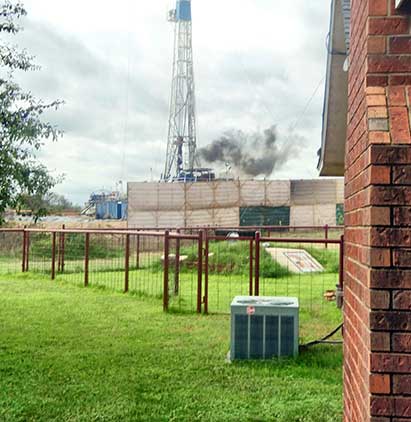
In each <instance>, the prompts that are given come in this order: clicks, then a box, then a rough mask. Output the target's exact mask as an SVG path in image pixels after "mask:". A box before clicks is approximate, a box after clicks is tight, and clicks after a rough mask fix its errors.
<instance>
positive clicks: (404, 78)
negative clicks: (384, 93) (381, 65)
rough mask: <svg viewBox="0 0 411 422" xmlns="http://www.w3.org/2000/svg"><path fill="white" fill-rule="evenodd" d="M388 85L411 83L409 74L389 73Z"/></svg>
mask: <svg viewBox="0 0 411 422" xmlns="http://www.w3.org/2000/svg"><path fill="white" fill-rule="evenodd" d="M388 85H403V86H405V85H411V75H410V74H405V75H390V76H389V77H388Z"/></svg>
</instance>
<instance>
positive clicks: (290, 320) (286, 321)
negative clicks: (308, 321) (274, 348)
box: [281, 316, 294, 356]
mask: <svg viewBox="0 0 411 422" xmlns="http://www.w3.org/2000/svg"><path fill="white" fill-rule="evenodd" d="M293 353H294V317H288V316H283V317H282V318H281V356H290V355H292V354H293Z"/></svg>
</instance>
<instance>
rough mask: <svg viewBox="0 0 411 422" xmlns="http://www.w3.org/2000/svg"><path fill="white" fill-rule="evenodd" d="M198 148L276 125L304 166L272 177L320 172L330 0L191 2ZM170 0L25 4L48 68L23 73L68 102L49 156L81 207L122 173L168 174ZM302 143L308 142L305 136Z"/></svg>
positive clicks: (134, 176) (29, 0)
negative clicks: (291, 133) (295, 145)
mask: <svg viewBox="0 0 411 422" xmlns="http://www.w3.org/2000/svg"><path fill="white" fill-rule="evenodd" d="M192 3H193V20H194V22H193V25H194V29H193V31H194V48H195V51H194V57H195V73H196V86H197V109H198V137H199V144H200V146H201V145H202V146H204V145H205V144H207V143H209V142H211V141H212V140H213V139H214V138H216V137H218V136H219V135H220V134H221V133H222V132H224V131H225V130H228V129H232V128H237V129H242V130H245V131H255V130H262V129H264V128H266V127H269V126H271V125H273V124H277V125H278V127H279V128H280V132H281V133H287V130H288V128H289V127H290V126H293V125H294V124H295V122H296V121H297V119H300V121H299V126H298V127H297V128H296V130H295V132H296V134H298V136H296V137H295V138H293V137H291V138H288V139H289V142H293V141H294V140H295V141H296V142H299V143H301V139H302V138H304V139H305V142H304V145H300V147H301V150H302V151H303V154H304V160H301V159H300V158H298V157H296V158H295V159H293V160H290V161H289V162H288V163H287V164H286V165H285V166H284V167H283V168H282V169H281V171H280V172H278V173H277V174H274V175H273V177H282V178H289V177H297V178H300V177H313V176H315V175H316V170H315V167H316V160H317V156H316V152H317V149H318V148H319V146H320V132H321V113H322V95H323V88H322V87H321V88H320V89H319V91H318V93H317V95H316V96H315V98H314V99H313V101H312V104H311V106H310V108H309V109H308V111H307V113H306V115H305V116H304V117H303V118H301V113H302V111H303V109H304V107H305V105H306V103H307V101H308V99H309V98H310V96H311V95H312V93H313V91H314V89H315V87H316V86H317V85H318V83H319V81H320V80H321V78H322V77H323V75H324V73H325V59H326V51H325V47H324V43H325V36H326V33H327V30H328V15H329V7H328V4H327V3H325V4H324V2H323V1H321V0H310V2H306V0H295V1H293V2H280V1H272V0H253V1H248V2H245V1H238V0H237V1H235V0H225V1H221V0H207V1H200V0H193V1H192ZM172 4H173V2H172V1H169V0H153V1H148V2H139V1H135V0H118V1H117V2H116V3H115V6H113V5H114V3H113V2H108V1H97V0H88V1H80V0H70V1H68V0H59V1H51V0H25V5H26V8H27V10H28V13H29V16H28V18H27V19H26V20H25V22H24V25H25V26H26V30H25V31H24V32H23V33H22V34H20V35H19V36H18V38H17V39H16V41H17V42H18V43H20V44H21V45H23V46H26V47H27V48H28V49H29V51H30V52H32V53H33V54H35V55H36V56H37V59H36V60H37V62H38V63H39V64H41V65H42V70H41V71H40V72H36V73H33V74H30V75H24V77H22V78H21V80H22V83H23V85H24V86H25V87H26V88H27V89H30V90H32V91H33V92H34V93H36V94H37V95H39V96H41V97H46V98H48V99H54V98H61V99H64V100H65V101H66V105H65V106H63V107H62V108H61V110H59V111H58V112H56V113H53V114H52V115H50V116H49V118H50V119H51V120H52V121H53V122H56V123H58V124H59V126H60V127H61V128H62V129H63V130H64V131H65V136H64V138H63V139H62V140H61V141H60V142H58V143H57V144H53V145H47V146H46V148H45V150H44V151H43V152H42V154H41V155H40V157H41V159H42V160H43V161H44V162H45V163H46V164H47V165H48V166H49V167H50V168H52V169H56V170H57V169H58V171H59V172H61V173H65V174H66V180H65V182H64V183H63V184H62V185H61V186H60V187H59V188H58V190H59V192H61V193H64V194H66V195H67V196H68V197H69V198H70V199H72V200H74V201H76V202H83V201H85V200H86V199H87V197H88V195H89V193H90V191H91V190H93V189H98V188H101V187H103V186H105V187H112V186H114V185H115V183H116V182H117V181H118V180H119V179H120V178H125V179H127V180H148V179H150V177H151V169H152V173H153V174H154V176H155V177H156V178H158V177H159V175H160V173H161V171H162V167H163V161H164V154H165V147H166V145H165V142H166V134H167V117H168V116H167V113H168V110H167V108H168V99H169V89H170V87H169V85H170V79H171V59H172V43H173V28H172V25H171V24H169V23H167V22H166V12H167V10H168V8H171V7H172ZM301 137H302V138H301Z"/></svg>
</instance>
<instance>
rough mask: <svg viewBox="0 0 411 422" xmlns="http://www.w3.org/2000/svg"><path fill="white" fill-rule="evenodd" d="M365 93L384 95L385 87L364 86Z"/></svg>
mask: <svg viewBox="0 0 411 422" xmlns="http://www.w3.org/2000/svg"><path fill="white" fill-rule="evenodd" d="M365 94H366V95H385V88H381V87H380V86H368V87H367V88H365Z"/></svg>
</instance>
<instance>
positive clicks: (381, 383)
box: [370, 374, 391, 394]
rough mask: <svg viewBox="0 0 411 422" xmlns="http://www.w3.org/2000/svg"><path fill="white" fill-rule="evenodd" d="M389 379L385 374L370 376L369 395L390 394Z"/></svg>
mask: <svg viewBox="0 0 411 422" xmlns="http://www.w3.org/2000/svg"><path fill="white" fill-rule="evenodd" d="M390 392H391V377H390V376H389V375H386V374H383V375H381V374H371V376H370V393H371V394H390Z"/></svg>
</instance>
